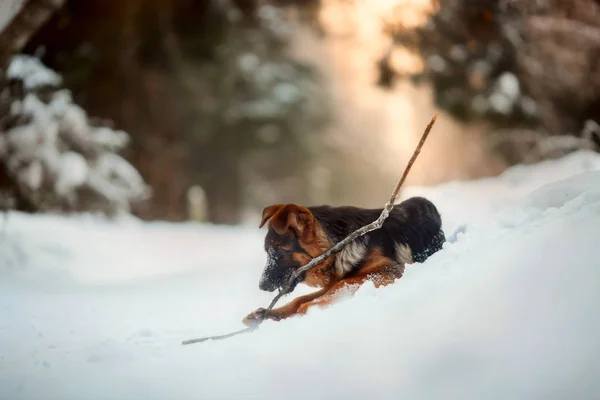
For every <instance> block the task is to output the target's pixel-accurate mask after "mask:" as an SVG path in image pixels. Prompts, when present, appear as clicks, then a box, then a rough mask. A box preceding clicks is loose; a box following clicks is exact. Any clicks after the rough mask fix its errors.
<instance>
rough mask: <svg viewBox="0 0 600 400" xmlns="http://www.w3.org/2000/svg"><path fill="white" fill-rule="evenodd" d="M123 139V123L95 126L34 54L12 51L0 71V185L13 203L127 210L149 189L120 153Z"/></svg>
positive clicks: (33, 208)
mask: <svg viewBox="0 0 600 400" xmlns="http://www.w3.org/2000/svg"><path fill="white" fill-rule="evenodd" d="M128 141H129V136H128V135H127V134H126V133H125V132H123V131H119V130H113V129H111V128H109V127H105V126H95V125H94V124H93V123H92V122H91V121H90V119H89V118H88V116H87V114H86V112H85V111H84V110H83V109H82V108H81V107H79V106H77V105H76V104H74V103H73V101H72V99H71V94H70V92H69V91H68V90H65V89H62V88H61V77H60V76H59V75H58V74H57V73H55V72H54V71H52V70H50V69H48V68H46V67H45V66H44V65H43V64H42V63H41V62H40V61H39V60H38V59H36V58H34V57H31V56H25V55H18V56H15V57H13V59H12V60H11V62H10V64H9V66H8V68H7V69H6V72H5V74H4V76H0V168H1V170H2V171H1V172H0V175H1V176H0V190H1V191H2V192H4V193H3V194H4V196H3V197H4V200H5V201H6V199H7V198H8V202H9V204H10V206H11V207H14V208H16V209H19V210H24V211H30V212H81V211H90V212H101V213H103V214H106V215H110V216H114V215H118V214H120V213H126V212H128V211H129V207H130V205H131V204H132V203H133V202H135V201H139V200H142V199H144V198H146V197H147V196H148V194H149V189H148V188H147V186H146V184H145V183H144V180H143V178H142V177H141V176H140V174H139V173H138V171H137V170H136V169H135V168H134V167H132V166H131V165H130V164H129V162H128V161H126V160H125V159H124V158H122V157H121V156H119V155H118V151H120V150H122V149H123V148H124V147H125V146H126V145H127V144H128ZM5 206H6V205H5Z"/></svg>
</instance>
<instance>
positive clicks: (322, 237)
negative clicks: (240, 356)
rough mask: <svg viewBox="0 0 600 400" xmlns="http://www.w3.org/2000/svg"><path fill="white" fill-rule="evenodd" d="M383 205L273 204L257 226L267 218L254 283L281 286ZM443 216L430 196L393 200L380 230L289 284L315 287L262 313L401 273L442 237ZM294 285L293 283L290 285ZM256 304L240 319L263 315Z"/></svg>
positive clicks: (282, 313)
mask: <svg viewBox="0 0 600 400" xmlns="http://www.w3.org/2000/svg"><path fill="white" fill-rule="evenodd" d="M381 211H382V209H381V208H380V209H364V208H358V207H350V206H347V207H330V206H318V207H308V208H307V207H302V206H298V205H295V204H286V205H284V204H277V205H273V206H270V207H266V208H265V209H264V210H263V213H262V221H261V223H260V228H262V227H263V226H264V225H265V223H266V222H267V221H269V225H268V227H269V231H268V232H267V235H266V237H265V251H266V252H267V266H266V267H265V269H264V271H263V274H262V277H261V278H260V283H259V288H260V289H261V290H265V291H268V292H273V291H274V290H276V289H280V288H282V287H283V286H284V285H285V284H286V283H287V281H288V280H289V279H290V277H291V276H292V274H293V273H294V271H295V270H296V269H297V268H299V267H301V266H302V265H304V264H306V263H308V262H309V261H310V260H311V259H313V258H314V257H317V256H319V255H321V254H322V253H324V252H325V251H327V250H328V249H329V248H330V247H331V246H333V245H334V244H336V243H337V242H339V241H341V240H343V239H344V238H345V237H347V236H348V235H349V234H351V233H352V232H354V231H355V230H356V229H359V228H361V227H362V226H364V225H367V224H368V223H370V222H373V221H375V220H376V219H377V218H378V217H379V215H380V214H381ZM445 240H446V239H445V236H444V232H443V230H442V221H441V217H440V214H439V212H438V210H437V208H436V207H435V206H434V205H433V203H431V202H430V201H429V200H427V199H424V198H422V197H412V198H410V199H408V200H405V201H403V202H401V203H400V204H398V205H396V206H395V207H394V208H393V210H392V212H391V213H390V215H389V217H388V218H387V219H386V220H385V222H384V223H383V226H382V227H381V228H380V229H377V230H374V231H371V232H369V233H367V234H366V235H364V236H362V237H359V238H358V239H356V240H355V241H353V242H351V243H349V244H348V245H347V246H346V247H344V249H343V250H342V251H340V252H339V253H337V254H334V255H332V256H330V257H329V258H327V259H325V260H324V261H323V262H321V263H320V264H317V265H316V266H314V267H313V268H311V269H309V270H308V271H306V272H305V273H303V274H301V275H300V276H299V277H298V278H297V279H296V281H295V282H294V283H293V286H294V287H295V286H296V285H297V284H298V283H300V282H303V283H305V284H307V285H309V286H313V287H318V288H321V289H320V290H318V291H316V292H314V293H311V294H308V295H305V296H301V297H298V298H296V299H294V300H292V301H291V302H290V303H289V304H286V305H285V306H283V307H280V308H276V309H273V310H271V311H270V312H269V314H268V315H267V316H266V318H268V319H273V320H280V319H284V318H287V317H290V316H292V315H295V314H304V313H305V312H306V310H307V309H308V308H309V307H311V306H314V305H320V306H324V305H327V304H331V303H332V302H333V301H334V299H335V298H336V296H337V295H339V294H340V292H341V291H343V292H344V293H354V292H355V291H356V290H357V289H358V287H359V286H360V285H361V284H362V283H364V282H365V281H367V280H371V281H372V282H373V283H374V285H375V286H376V287H379V286H382V285H383V286H385V285H388V284H391V283H392V282H394V281H395V280H396V279H398V278H400V277H402V274H403V273H404V266H405V264H412V263H414V262H423V261H425V260H426V259H427V258H428V257H429V256H430V255H432V254H433V253H435V252H437V251H438V250H440V249H441V248H442V246H443V244H444V242H445ZM292 290H293V287H292ZM265 311H266V310H265V309H263V308H260V309H258V310H256V311H254V312H253V313H250V314H249V315H248V316H246V318H244V321H243V322H244V324H246V325H253V324H255V323H257V321H258V320H260V319H261V318H262V316H263V315H264V313H265Z"/></svg>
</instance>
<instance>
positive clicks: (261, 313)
mask: <svg viewBox="0 0 600 400" xmlns="http://www.w3.org/2000/svg"><path fill="white" fill-rule="evenodd" d="M266 314H267V310H266V309H265V308H259V309H258V310H256V311H253V312H251V313H250V314H248V315H246V317H245V318H244V319H243V320H242V323H243V324H244V325H246V326H256V325H258V324H260V323H261V322H262V321H263V320H264V319H266Z"/></svg>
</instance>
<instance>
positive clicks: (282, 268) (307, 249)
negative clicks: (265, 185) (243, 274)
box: [258, 204, 320, 292]
mask: <svg viewBox="0 0 600 400" xmlns="http://www.w3.org/2000/svg"><path fill="white" fill-rule="evenodd" d="M267 221H268V222H269V225H268V226H269V231H268V232H267V235H266V237H265V251H266V252H267V265H266V267H265V269H264V271H263V274H262V276H261V278H260V283H259V285H258V286H259V288H260V289H261V290H265V291H268V292H272V291H274V290H275V289H278V288H282V287H283V286H284V285H285V284H286V283H287V282H288V280H289V279H290V277H291V276H292V274H293V273H294V272H295V271H296V270H297V269H298V268H299V267H301V266H302V265H304V264H306V263H307V262H309V261H310V260H311V259H312V258H313V257H316V256H317V255H319V254H320V252H319V246H318V240H317V238H316V231H317V229H318V222H317V221H316V220H315V217H314V215H313V214H312V213H311V212H310V210H309V209H308V208H305V207H301V206H297V205H295V204H285V205H284V204H276V205H273V206H269V207H266V208H265V209H264V210H263V213H262V220H261V222H260V226H259V227H260V228H262V227H263V226H264V225H265V223H267ZM305 275H306V273H304V274H302V275H300V276H298V278H297V279H296V280H295V281H294V282H293V285H292V289H294V287H295V286H296V285H297V284H298V283H300V282H302V281H303V280H304V278H305Z"/></svg>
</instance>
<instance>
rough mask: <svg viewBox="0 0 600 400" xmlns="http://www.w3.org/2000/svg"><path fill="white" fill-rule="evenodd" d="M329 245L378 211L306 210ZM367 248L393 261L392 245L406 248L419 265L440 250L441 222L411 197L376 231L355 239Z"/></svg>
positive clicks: (424, 203)
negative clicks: (325, 236) (323, 231)
mask: <svg viewBox="0 0 600 400" xmlns="http://www.w3.org/2000/svg"><path fill="white" fill-rule="evenodd" d="M308 209H309V210H310V211H311V212H312V213H313V215H314V216H315V218H316V219H317V220H318V221H319V223H320V224H321V226H322V228H323V229H324V230H325V232H326V233H327V235H328V236H329V237H330V239H331V242H332V243H337V242H339V241H341V240H343V239H344V238H345V237H347V236H348V235H349V234H350V233H352V232H354V231H355V230H357V229H359V228H361V227H363V226H364V225H367V224H369V223H371V222H373V221H375V220H376V219H377V218H378V217H379V215H380V214H381V211H382V210H383V209H382V208H377V209H365V208H358V207H352V206H343V207H331V206H317V207H308ZM357 240H358V241H362V242H363V243H365V244H367V243H368V246H367V247H369V248H371V247H380V248H381V249H382V251H383V255H384V256H386V257H389V258H392V259H393V258H394V255H395V245H396V244H400V243H402V244H407V245H408V246H409V247H410V249H411V250H412V254H413V261H414V262H423V261H425V260H426V259H427V258H428V257H429V256H431V255H432V254H434V253H435V252H437V251H438V250H440V249H441V248H442V246H443V244H444V242H445V241H446V239H445V235H444V232H443V230H442V219H441V217H440V214H439V212H438V210H437V208H436V207H435V205H434V204H433V203H432V202H430V201H429V200H427V199H425V198H423V197H412V198H410V199H407V200H405V201H403V202H401V203H400V204H397V205H396V206H394V208H393V209H392V212H391V213H390V215H389V216H388V218H387V219H386V220H385V221H384V223H383V225H382V227H381V228H380V229H377V230H374V231H371V232H369V233H367V234H366V235H364V236H363V237H361V238H359V239H357Z"/></svg>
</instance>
